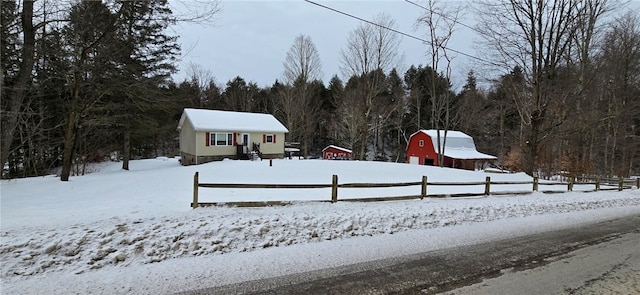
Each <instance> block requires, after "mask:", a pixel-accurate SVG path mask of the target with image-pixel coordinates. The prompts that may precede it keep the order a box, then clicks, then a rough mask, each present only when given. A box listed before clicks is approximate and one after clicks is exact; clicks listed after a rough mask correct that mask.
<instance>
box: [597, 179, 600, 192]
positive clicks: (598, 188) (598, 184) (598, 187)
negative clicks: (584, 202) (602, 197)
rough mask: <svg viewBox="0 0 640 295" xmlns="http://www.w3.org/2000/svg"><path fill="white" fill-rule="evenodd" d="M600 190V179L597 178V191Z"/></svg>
mask: <svg viewBox="0 0 640 295" xmlns="http://www.w3.org/2000/svg"><path fill="white" fill-rule="evenodd" d="M599 190H600V177H598V178H596V191H599Z"/></svg>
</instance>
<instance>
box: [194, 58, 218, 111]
mask: <svg viewBox="0 0 640 295" xmlns="http://www.w3.org/2000/svg"><path fill="white" fill-rule="evenodd" d="M187 77H189V79H190V81H189V82H190V83H191V84H192V85H194V86H195V87H197V89H198V94H199V95H198V97H194V99H196V101H194V102H193V105H194V106H197V107H200V108H204V107H208V106H209V103H208V100H209V97H208V92H209V91H210V90H211V88H212V86H215V78H214V77H213V73H211V71H210V70H207V69H205V68H203V67H202V65H199V64H195V63H189V66H188V67H187ZM216 90H217V89H216Z"/></svg>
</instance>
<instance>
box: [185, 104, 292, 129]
mask: <svg viewBox="0 0 640 295" xmlns="http://www.w3.org/2000/svg"><path fill="white" fill-rule="evenodd" d="M187 119H188V120H189V121H190V122H191V125H193V128H194V129H195V130H196V131H241V132H284V133H287V132H289V130H288V129H287V128H286V127H284V125H282V123H280V121H278V119H276V118H275V117H274V116H273V115H271V114H260V113H246V112H232V111H219V110H205V109H189V108H186V109H184V111H183V112H182V117H180V122H179V123H178V129H182V124H184V121H185V120H187Z"/></svg>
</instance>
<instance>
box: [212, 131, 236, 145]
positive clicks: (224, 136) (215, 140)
mask: <svg viewBox="0 0 640 295" xmlns="http://www.w3.org/2000/svg"><path fill="white" fill-rule="evenodd" d="M211 145H233V133H215V134H214V136H211Z"/></svg>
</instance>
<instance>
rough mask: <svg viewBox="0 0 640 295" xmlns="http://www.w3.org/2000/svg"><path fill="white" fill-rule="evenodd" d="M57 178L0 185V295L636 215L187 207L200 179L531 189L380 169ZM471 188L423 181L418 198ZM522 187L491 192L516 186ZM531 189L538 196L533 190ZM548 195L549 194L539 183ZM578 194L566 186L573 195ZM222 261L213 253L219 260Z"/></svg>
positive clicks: (421, 170)
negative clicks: (423, 188)
mask: <svg viewBox="0 0 640 295" xmlns="http://www.w3.org/2000/svg"><path fill="white" fill-rule="evenodd" d="M95 170H96V172H94V173H91V174H88V175H86V176H82V177H73V178H72V179H71V181H69V182H66V183H64V182H60V181H59V179H58V178H56V177H54V176H47V177H40V178H30V179H18V180H10V181H5V180H3V181H2V182H1V185H2V186H1V193H2V198H1V214H2V215H1V221H2V223H1V233H0V239H1V240H0V260H1V261H2V263H1V265H0V278H1V280H2V286H1V288H2V289H0V293H2V294H9V293H10V294H21V293H24V294H36V293H50V294H51V293H62V294H68V293H94V294H95V293H98V294H99V293H105V294H113V293H147V294H157V293H170V292H177V291H183V290H188V289H192V288H204V287H212V286H220V285H225V284H230V283H236V282H241V281H244V280H252V279H261V278H268V277H271V276H277V275H284V274H289V273H296V272H302V271H310V270H314V269H322V268H327V267H335V266H340V265H347V264H352V263H358V262H363V261H370V260H375V259H381V258H388V257H394V256H398V255H406V254H413V253H419V252H423V251H430V250H435V249H441V248H445V247H452V246H457V245H465V244H470V243H476V242H481V241H486V240H491V239H498V238H505V237H511V236H516V235H522V234H527V233H533V232H539V231H544V230H548V229H554V228H563V227H568V226H572V225H574V224H581V223H586V222H591V221H598V220H606V219H610V218H615V217H618V216H624V215H628V214H639V213H640V191H639V190H637V189H634V190H626V191H624V192H616V191H613V192H596V193H584V192H573V193H563V194H543V193H534V194H531V195H520V196H491V197H478V198H462V199H457V198H456V199H453V198H444V199H425V200H410V201H393V202H377V203H353V202H338V203H336V204H330V203H308V202H300V203H295V204H293V205H289V206H285V207H267V208H234V207H227V206H220V207H209V208H198V209H195V210H193V209H191V208H190V207H189V203H190V202H191V197H192V189H193V174H194V172H195V171H199V172H200V181H201V182H231V183H330V181H331V175H333V174H336V175H338V176H339V181H340V183H346V182H413V181H419V180H420V179H421V177H422V175H427V176H428V177H429V181H430V182H431V181H433V182H440V181H443V182H444V181H448V182H451V181H456V182H459V181H484V179H485V177H486V176H490V177H492V180H495V181H530V180H531V178H530V177H528V176H527V175H524V174H485V173H480V172H472V171H461V170H454V169H445V168H437V167H425V166H414V165H407V164H392V163H379V162H357V161H322V160H302V161H299V160H274V162H273V167H269V163H268V161H261V162H260V161H256V162H251V161H222V162H215V163H209V164H205V165H199V166H189V167H183V166H180V165H179V164H178V163H177V160H175V159H166V158H159V159H153V160H141V161H134V162H132V163H131V170H130V171H122V170H120V169H119V163H105V164H103V165H101V166H100V167H97V168H95ZM483 189H484V188H483V187H482V186H479V187H468V186H463V187H430V188H429V193H445V194H446V193H461V192H470V191H474V192H481V191H483ZM530 189H531V188H530V185H520V186H499V187H496V188H493V187H492V190H504V191H523V190H530ZM541 189H544V188H543V187H541ZM551 189H560V188H551ZM581 189H582V190H589V189H592V188H591V187H586V186H585V187H583V188H581V187H580V186H576V187H574V190H581ZM419 191H420V187H419V186H413V187H403V188H393V189H367V190H361V189H341V190H340V191H339V198H353V197H375V196H384V195H416V194H419ZM329 196H330V191H329V189H315V190H286V191H283V190H255V189H253V190H252V189H244V190H240V189H200V199H201V201H217V202H218V201H239V200H328V199H329ZM221 254H224V255H221Z"/></svg>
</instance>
